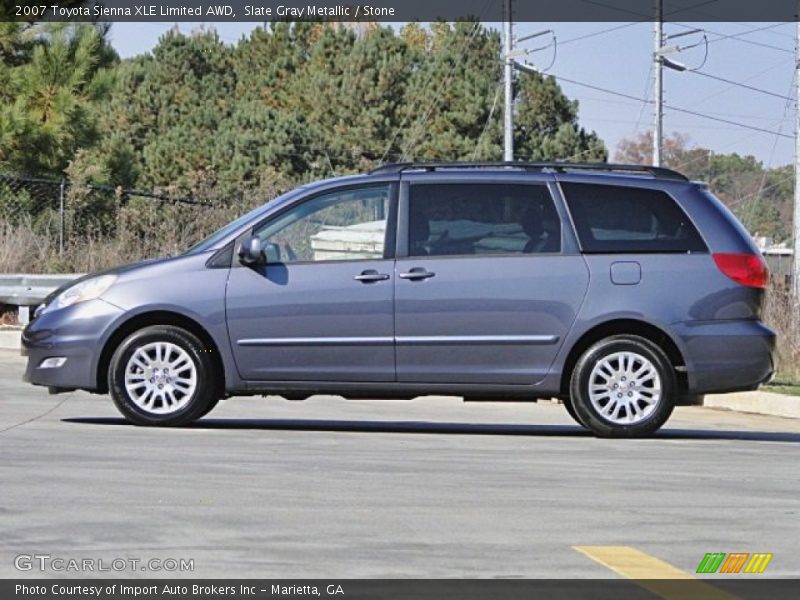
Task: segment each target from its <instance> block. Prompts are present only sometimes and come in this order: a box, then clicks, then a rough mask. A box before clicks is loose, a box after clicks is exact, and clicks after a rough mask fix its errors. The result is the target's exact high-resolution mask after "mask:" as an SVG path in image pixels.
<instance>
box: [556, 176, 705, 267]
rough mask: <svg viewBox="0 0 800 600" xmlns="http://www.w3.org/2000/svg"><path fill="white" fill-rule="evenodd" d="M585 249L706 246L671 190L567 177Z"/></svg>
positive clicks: (695, 248) (649, 249)
mask: <svg viewBox="0 0 800 600" xmlns="http://www.w3.org/2000/svg"><path fill="white" fill-rule="evenodd" d="M561 188H562V190H564V196H565V197H566V200H567V205H568V206H569V210H570V212H571V213H572V219H573V220H574V222H575V229H576V230H577V232H578V237H579V238H580V241H581V247H582V249H583V251H584V252H591V253H619V252H631V253H648V252H680V253H685V252H706V251H707V248H706V245H705V243H704V242H703V240H702V238H701V237H700V234H699V233H698V232H697V229H696V228H695V226H694V224H692V222H691V221H690V220H689V217H687V216H686V213H684V212H683V210H682V209H681V207H680V206H678V205H677V203H676V202H675V200H673V199H672V197H671V196H669V194H666V193H665V192H662V191H660V190H652V189H647V188H636V187H622V186H614V185H591V184H584V183H562V184H561Z"/></svg>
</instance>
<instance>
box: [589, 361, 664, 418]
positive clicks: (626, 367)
mask: <svg viewBox="0 0 800 600" xmlns="http://www.w3.org/2000/svg"><path fill="white" fill-rule="evenodd" d="M661 394H662V392H661V377H660V376H659V374H658V370H657V369H656V367H655V365H654V364H653V363H652V362H651V361H650V360H649V359H647V358H645V357H644V356H642V355H641V354H638V353H636V352H615V353H613V354H609V355H608V356H606V357H604V358H602V359H601V360H599V361H598V362H597V364H596V365H595V366H594V368H593V369H592V372H591V374H590V375H589V400H590V402H591V403H592V406H593V407H594V409H595V410H596V411H597V413H598V414H599V415H600V416H601V417H602V418H604V419H605V420H606V421H609V422H611V423H615V424H619V425H631V424H634V423H639V422H641V421H644V420H645V419H647V418H648V417H649V416H650V415H651V414H652V412H653V411H654V410H655V408H656V406H658V403H659V402H660V401H661Z"/></svg>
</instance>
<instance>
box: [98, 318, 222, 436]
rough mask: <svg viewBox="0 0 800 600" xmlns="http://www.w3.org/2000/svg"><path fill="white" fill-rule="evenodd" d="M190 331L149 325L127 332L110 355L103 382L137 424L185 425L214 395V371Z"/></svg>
mask: <svg viewBox="0 0 800 600" xmlns="http://www.w3.org/2000/svg"><path fill="white" fill-rule="evenodd" d="M205 350H206V349H205V348H204V345H203V343H202V342H201V341H200V340H199V339H197V337H196V336H194V335H193V334H191V333H189V332H188V331H186V330H184V329H181V328H179V327H173V326H170V325H155V326H151V327H145V328H144V329H140V330H139V331H136V332H134V333H132V334H131V335H129V336H128V337H127V338H126V339H125V340H124V341H123V342H122V344H120V346H119V347H118V348H117V350H116V351H115V352H114V356H113V357H112V358H111V365H110V367H109V372H108V387H109V390H110V391H111V397H112V398H113V399H114V403H115V404H116V406H117V408H118V409H119V411H120V412H121V413H122V414H123V415H124V416H125V417H127V418H128V419H129V420H130V421H132V422H134V423H136V424H137V425H186V424H189V423H191V422H193V421H195V420H197V419H199V418H200V417H202V416H203V415H205V414H206V413H207V412H209V411H210V410H211V409H212V408H213V407H214V405H215V404H216V403H217V401H218V400H219V396H218V393H217V390H218V386H217V382H216V381H215V375H216V371H215V368H214V364H213V363H212V361H211V358H210V355H209V353H208V352H207V351H205Z"/></svg>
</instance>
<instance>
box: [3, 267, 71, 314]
mask: <svg viewBox="0 0 800 600" xmlns="http://www.w3.org/2000/svg"><path fill="white" fill-rule="evenodd" d="M82 276H83V274H82V273H66V274H64V275H26V274H17V273H12V274H0V304H10V305H13V306H37V305H39V304H41V303H42V302H44V299H45V298H47V296H49V295H50V294H51V293H52V292H53V291H55V290H56V289H57V288H59V287H61V286H62V285H64V284H65V283H69V282H70V281H73V280H75V279H77V278H78V277H82Z"/></svg>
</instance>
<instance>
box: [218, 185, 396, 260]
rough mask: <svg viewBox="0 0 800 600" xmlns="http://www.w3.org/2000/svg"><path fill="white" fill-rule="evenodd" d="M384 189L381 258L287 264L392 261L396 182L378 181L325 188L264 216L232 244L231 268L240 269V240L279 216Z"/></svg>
mask: <svg viewBox="0 0 800 600" xmlns="http://www.w3.org/2000/svg"><path fill="white" fill-rule="evenodd" d="M380 187H386V188H388V190H389V198H388V214H387V216H386V230H385V231H384V238H383V257H382V258H356V259H339V260H327V261H313V260H305V261H294V262H291V263H289V264H292V265H308V264H325V263H338V262H352V263H357V262H365V261H376V260H394V259H395V252H394V249H395V244H394V241H395V240H394V239H393V238H394V237H395V236H396V231H395V227H394V223H396V222H397V211H398V202H397V196H398V188H399V185H398V181H396V180H395V181H379V182H365V183H360V184H349V185H343V186H340V187H332V188H326V189H324V190H318V191H315V192H312V193H311V194H309V195H307V196H303V197H302V198H298V199H297V200H295V201H294V202H292V203H290V204H289V205H288V206H283V207H281V208H280V209H279V210H277V211H276V212H274V213H271V214H270V215H268V216H266V217H265V218H263V219H261V220H260V221H259V222H258V223H255V224H254V225H253V226H252V227H250V228H249V229H248V230H247V231H246V232H244V233H243V234H242V235H240V236H239V237H238V238H237V239H236V240H235V242H234V252H233V264H232V265H231V266H232V267H241V266H243V265H241V263H240V262H239V260H238V258H237V255H236V249H237V248H238V247H239V244H240V243H241V242H242V240H243V239H244V238H246V237H249V236H252V235H255V232H256V231H258V230H259V229H261V228H262V227H264V226H266V225H268V224H269V223H270V222H272V221H274V220H275V219H279V218H280V217H281V216H283V215H284V214H286V213H287V212H290V211H292V210H294V209H296V208H297V207H299V206H300V205H302V204H305V203H306V202H311V201H313V200H315V199H316V198H320V197H322V196H327V195H330V194H336V193H342V192H347V191H350V190H362V189H369V188H380Z"/></svg>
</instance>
